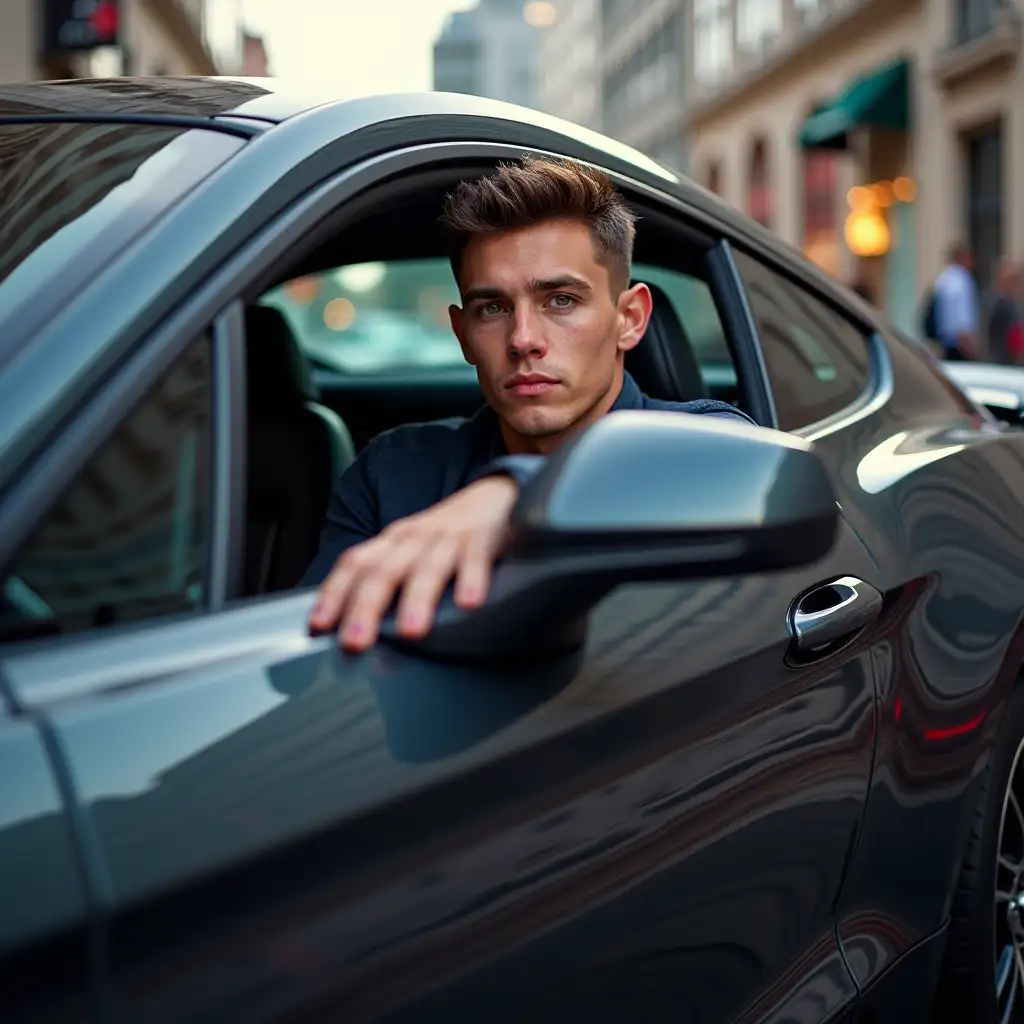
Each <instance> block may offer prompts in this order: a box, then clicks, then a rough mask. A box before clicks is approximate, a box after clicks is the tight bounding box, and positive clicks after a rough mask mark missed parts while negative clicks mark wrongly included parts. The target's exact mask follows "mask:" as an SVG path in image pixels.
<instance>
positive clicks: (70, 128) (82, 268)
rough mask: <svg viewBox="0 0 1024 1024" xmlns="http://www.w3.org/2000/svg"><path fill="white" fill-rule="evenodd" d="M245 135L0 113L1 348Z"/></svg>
mask: <svg viewBox="0 0 1024 1024" xmlns="http://www.w3.org/2000/svg"><path fill="white" fill-rule="evenodd" d="M243 145H244V140H242V139H239V138H237V137H235V136H232V135H227V134H225V133H223V132H217V131H206V130H202V129H187V128H177V127H165V126H156V125H140V124H115V123H101V124H70V123H53V122H41V123H33V122H19V123H7V124H4V123H0V323H3V324H4V331H3V334H4V337H3V338H2V339H0V354H2V350H3V348H4V347H6V346H7V345H8V344H14V341H15V338H17V339H21V338H24V337H26V336H29V335H31V333H32V332H33V331H34V330H37V329H38V328H39V327H40V326H41V325H42V323H44V322H45V320H46V319H48V317H49V316H50V315H52V314H53V313H54V312H56V311H57V310H59V309H60V307H61V305H62V304H63V303H64V302H66V301H67V300H68V299H70V298H71V297H72V296H73V295H74V294H75V293H76V292H77V291H78V290H79V289H80V288H81V287H82V285H83V284H85V283H86V282H87V281H88V280H89V278H90V277H92V276H93V275H94V274H95V273H96V272H97V271H99V270H101V269H102V268H103V267H104V266H106V264H107V263H109V262H110V261H111V260H112V259H114V258H115V257H116V256H117V255H118V254H119V253H120V252H121V251H123V249H124V248H125V246H127V245H128V244H129V243H130V242H131V241H132V240H133V239H135V238H136V237H138V235H139V234H140V233H141V232H142V231H144V230H145V229H146V228H147V227H149V226H150V225H151V224H152V223H153V221H155V220H156V218H157V217H159V216H160V214H162V213H163V212H164V211H166V210H167V208H168V207H169V206H171V205H172V204H173V203H174V202H176V201H177V200H178V199H180V198H181V197H182V196H183V195H184V194H185V193H187V192H188V191H189V190H190V189H192V188H194V187H195V185H196V184H197V183H198V182H199V181H201V180H202V179H203V178H204V177H206V176H207V175H208V174H209V173H210V172H211V171H213V170H214V169H215V168H216V167H218V166H219V165H220V164H222V163H223V162H224V161H225V160H226V159H227V158H228V157H230V156H231V155H232V154H233V153H235V152H237V151H238V149H239V148H240V147H241V146H243Z"/></svg>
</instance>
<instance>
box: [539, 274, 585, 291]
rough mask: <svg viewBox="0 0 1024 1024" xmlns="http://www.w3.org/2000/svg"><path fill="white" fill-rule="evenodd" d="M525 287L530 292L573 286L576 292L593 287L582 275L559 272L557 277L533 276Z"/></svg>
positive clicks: (556, 289)
mask: <svg viewBox="0 0 1024 1024" xmlns="http://www.w3.org/2000/svg"><path fill="white" fill-rule="evenodd" d="M527 287H528V288H529V289H530V291H531V292H556V291H558V289H559V288H574V289H575V290H576V291H578V292H590V291H593V290H594V289H593V288H592V287H591V286H590V284H589V283H588V282H586V281H584V280H583V278H582V277H576V276H575V275H574V274H559V275H558V277H549V278H544V279H540V278H536V277H535V278H534V279H533V280H532V281H530V282H529V284H528V285H527Z"/></svg>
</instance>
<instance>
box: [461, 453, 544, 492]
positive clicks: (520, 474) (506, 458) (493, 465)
mask: <svg viewBox="0 0 1024 1024" xmlns="http://www.w3.org/2000/svg"><path fill="white" fill-rule="evenodd" d="M544 459H545V456H543V455H502V456H500V457H499V458H497V459H492V460H491V461H490V462H488V463H487V465H486V466H484V467H483V469H480V470H478V471H477V472H476V473H474V474H473V475H472V477H470V479H469V483H475V482H476V481H477V480H482V479H483V478H484V477H486V476H510V477H512V479H513V480H514V481H515V482H516V484H517V485H518V486H519V489H520V490H522V489H523V488H524V487H525V486H526V485H527V484H528V483H529V482H530V481H531V480H532V479H533V478H534V477H535V476H536V475H537V473H538V472H539V471H540V468H541V466H543V465H544Z"/></svg>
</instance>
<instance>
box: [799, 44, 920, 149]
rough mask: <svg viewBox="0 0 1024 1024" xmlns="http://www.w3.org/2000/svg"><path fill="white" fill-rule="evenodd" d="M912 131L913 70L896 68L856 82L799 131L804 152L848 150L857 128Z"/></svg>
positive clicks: (900, 65)
mask: <svg viewBox="0 0 1024 1024" xmlns="http://www.w3.org/2000/svg"><path fill="white" fill-rule="evenodd" d="M867 127H877V128H898V129H900V130H902V131H907V130H908V129H909V127H910V66H909V64H908V62H907V61H905V60H899V61H896V62H895V63H894V64H889V65H888V66H887V67H884V68H881V69H879V70H878V71H874V72H872V73H871V74H868V75H864V76H862V77H861V78H858V79H856V80H855V81H853V82H852V83H851V84H850V85H849V86H847V88H846V89H845V90H844V91H843V92H841V93H840V94H839V95H838V96H837V97H836V98H835V99H834V100H832V101H831V102H830V103H826V104H825V105H824V106H821V107H819V108H818V109H817V110H816V111H815V112H814V113H813V114H811V116H810V117H809V118H807V120H806V121H805V122H804V125H803V127H802V128H801V129H800V145H801V146H802V147H803V148H804V149H846V148H847V145H848V137H849V135H850V133H851V132H853V131H855V130H856V129H857V128H867Z"/></svg>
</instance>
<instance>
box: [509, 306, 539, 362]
mask: <svg viewBox="0 0 1024 1024" xmlns="http://www.w3.org/2000/svg"><path fill="white" fill-rule="evenodd" d="M508 347H509V348H510V349H511V351H512V352H514V353H515V354H516V355H519V356H523V355H528V354H529V353H531V352H532V353H538V354H541V355H543V354H544V352H545V351H547V345H546V343H545V341H544V332H543V330H542V328H541V325H540V324H539V323H538V322H537V317H536V315H535V313H534V310H533V309H532V308H531V307H530V306H528V305H526V304H525V303H523V304H520V305H517V306H516V309H515V311H514V313H513V316H512V333H511V335H510V336H509V339H508Z"/></svg>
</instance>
